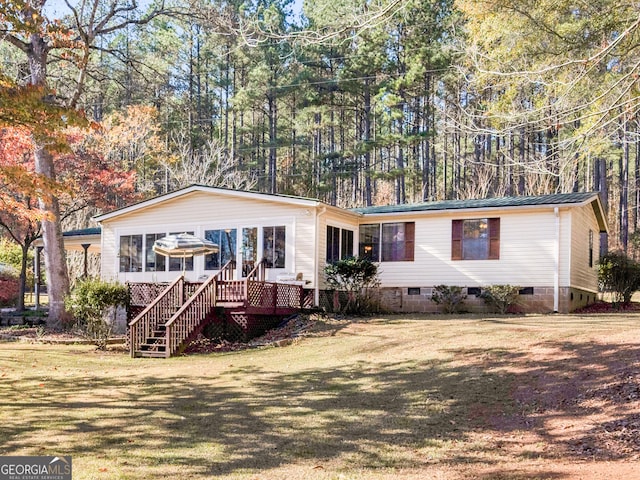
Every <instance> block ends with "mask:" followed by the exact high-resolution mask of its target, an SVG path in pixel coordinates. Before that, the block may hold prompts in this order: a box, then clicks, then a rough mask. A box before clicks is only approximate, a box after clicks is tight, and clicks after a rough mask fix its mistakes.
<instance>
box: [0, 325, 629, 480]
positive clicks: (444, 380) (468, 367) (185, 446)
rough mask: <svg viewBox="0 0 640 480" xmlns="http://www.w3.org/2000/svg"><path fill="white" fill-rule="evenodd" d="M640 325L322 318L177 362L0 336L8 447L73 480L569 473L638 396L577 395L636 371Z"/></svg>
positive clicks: (6, 451) (607, 458)
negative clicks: (45, 459)
mask: <svg viewBox="0 0 640 480" xmlns="http://www.w3.org/2000/svg"><path fill="white" fill-rule="evenodd" d="M639 320H640V316H639V315H638V314H631V315H611V316H591V317H589V316H560V315H555V316H527V317H495V318H480V317H472V316H463V317H461V318H459V319H456V318H452V317H438V316H424V317H418V316H410V317H407V316H404V317H401V316H390V317H384V318H377V319H369V320H362V319H360V320H356V321H352V322H349V321H334V320H324V321H319V322H318V324H317V328H316V329H315V332H314V333H312V334H311V335H310V336H307V337H305V338H302V339H300V340H298V341H297V342H295V343H293V344H292V345H289V346H287V347H282V348H273V347H270V348H262V349H254V350H246V351H239V352H232V353H223V354H220V353H217V354H210V355H192V356H187V357H177V358H172V359H168V360H161V359H131V358H129V357H128V356H127V355H126V354H125V353H123V352H117V351H111V352H106V353H104V352H102V353H100V352H97V351H95V349H94V348H93V347H91V346H80V345H73V346H68V345H67V346H52V345H41V344H31V343H23V342H5V343H0V380H1V385H2V390H1V391H2V394H1V397H0V401H1V402H2V407H0V424H1V425H2V427H1V430H0V432H1V433H0V435H1V437H2V441H1V442H0V455H71V456H72V457H73V470H74V476H73V478H74V480H79V479H100V478H104V479H150V478H176V479H196V478H231V479H236V478H237V479H274V478H276V479H277V478H282V479H285V478H286V479H298V478H310V479H369V478H373V479H382V478H389V479H390V478H415V479H418V478H420V479H423V478H446V479H450V478H486V479H490V478H491V479H523V478H573V477H562V476H559V475H558V472H560V471H565V470H566V469H570V470H571V469H572V468H573V467H572V466H571V465H573V462H578V463H576V465H578V466H579V465H580V463H579V462H584V461H586V460H587V459H586V458H585V456H584V452H582V451H579V450H577V449H576V448H574V442H575V441H576V439H577V440H578V441H579V440H583V441H587V440H588V439H595V440H593V441H594V442H596V443H597V439H598V438H599V437H598V436H597V434H598V431H597V426H598V425H599V424H601V423H602V422H604V421H605V418H606V419H610V418H613V419H614V420H615V419H619V418H625V416H627V417H628V416H630V415H632V412H635V410H633V409H635V408H637V407H638V405H637V403H638V402H635V403H632V402H627V403H625V404H621V403H620V402H614V401H611V400H610V399H609V400H608V399H606V398H603V399H602V401H601V402H600V405H599V406H598V402H595V403H593V402H592V404H590V405H587V406H585V405H582V404H581V403H580V402H578V400H580V399H581V398H584V399H585V401H592V400H594V399H596V400H597V398H598V397H597V395H596V396H595V397H594V396H593V395H592V394H591V393H589V392H592V391H595V390H593V389H594V388H597V386H598V385H609V384H613V383H615V382H616V381H618V379H619V378H622V376H623V375H626V374H628V373H629V369H630V368H633V369H635V370H634V371H637V367H638V361H640V346H639V343H638V339H639V338H640V336H639V334H640V321H639ZM634 362H635V363H634ZM592 387H593V388H592ZM565 390H566V391H565ZM580 395H582V397H581V396H580ZM594 395H595V394H594ZM556 397H558V398H556ZM614 400H615V399H614ZM563 402H564V403H563ZM583 403H584V402H583ZM623 403H624V402H623ZM594 409H595V410H594ZM638 418H640V416H639V417H638ZM607 421H609V420H607ZM598 422H600V423H598ZM563 435H564V437H563ZM620 445H622V444H620ZM620 445H619V447H620V448H617V449H616V450H615V451H613V450H611V451H605V452H604V453H602V454H600V456H598V455H595V456H594V455H592V456H591V457H590V458H589V459H588V460H590V461H592V462H602V464H603V465H604V463H606V462H613V463H614V464H615V463H616V462H618V461H627V460H629V459H630V458H631V457H629V458H625V457H624V450H623V449H622V446H623V445H622V446H620ZM603 448H605V447H603ZM621 452H622V453H621ZM621 455H622V456H621ZM567 465H568V466H567ZM576 468H578V467H576ZM563 469H564V470H563ZM514 472H515V473H514ZM518 472H520V473H518ZM523 472H524V473H523ZM532 472H533V473H532ZM576 478H577V477H576ZM584 478H590V477H588V476H587V477H584Z"/></svg>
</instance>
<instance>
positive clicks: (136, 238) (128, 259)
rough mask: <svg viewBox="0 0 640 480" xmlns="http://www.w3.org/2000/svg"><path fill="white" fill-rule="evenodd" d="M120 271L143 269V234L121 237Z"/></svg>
mask: <svg viewBox="0 0 640 480" xmlns="http://www.w3.org/2000/svg"><path fill="white" fill-rule="evenodd" d="M120 271H121V272H141V271H142V235H122V236H121V237H120Z"/></svg>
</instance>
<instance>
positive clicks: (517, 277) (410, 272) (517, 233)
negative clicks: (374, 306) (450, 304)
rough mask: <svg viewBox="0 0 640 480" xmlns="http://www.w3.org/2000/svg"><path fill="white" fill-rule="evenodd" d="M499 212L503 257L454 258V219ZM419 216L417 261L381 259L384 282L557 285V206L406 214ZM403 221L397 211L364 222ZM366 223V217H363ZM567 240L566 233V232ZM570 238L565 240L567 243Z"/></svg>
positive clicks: (563, 219)
mask: <svg viewBox="0 0 640 480" xmlns="http://www.w3.org/2000/svg"><path fill="white" fill-rule="evenodd" d="M489 217H499V218H500V259H499V260H451V222H452V220H454V219H469V218H489ZM402 220H403V221H412V220H413V221H415V222H416V247H415V260H414V261H413V262H382V263H380V269H379V270H380V277H381V282H382V286H388V287H392V286H393V287H411V286H417V287H419V286H433V285H439V284H447V285H457V286H469V287H474V286H483V285H490V284H511V285H519V286H522V287H536V286H546V287H549V286H553V284H554V273H555V271H556V258H557V255H558V253H557V252H558V248H557V245H558V244H557V242H556V220H555V214H554V211H553V209H546V210H537V211H527V210H520V211H518V212H506V211H483V212H481V213H480V212H478V213H468V212H465V213H460V214H455V212H446V213H443V214H439V215H423V216H422V217H414V218H413V219H411V218H409V217H403V218H402ZM376 221H396V222H397V221H399V218H398V217H396V218H394V219H391V218H389V217H380V218H377V219H376V218H374V217H369V218H367V219H366V223H373V222H376ZM363 223H364V222H363ZM569 225H570V217H569V215H568V212H561V215H560V231H561V233H560V235H561V237H562V236H563V231H565V230H566V229H568V227H569ZM567 240H568V237H567ZM565 244H566V245H565ZM561 245H562V248H561V252H560V254H561V257H560V286H562V285H568V282H569V275H568V273H569V268H568V267H569V264H568V260H567V258H568V257H566V255H567V252H568V251H569V248H570V247H569V245H568V242H567V241H565V240H561Z"/></svg>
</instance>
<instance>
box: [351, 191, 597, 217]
mask: <svg viewBox="0 0 640 480" xmlns="http://www.w3.org/2000/svg"><path fill="white" fill-rule="evenodd" d="M596 195H598V194H597V192H580V193H555V194H551V195H538V196H530V197H527V196H522V197H498V198H482V199H474V200H440V201H437V202H425V203H414V204H405V205H384V206H379V207H364V208H354V209H352V210H351V211H353V212H358V213H362V214H365V215H371V214H379V213H405V212H430V211H441V210H463V209H472V208H506V207H528V206H536V205H567V204H579V203H583V202H586V201H589V200H591V199H593V198H594V197H595V196H596Z"/></svg>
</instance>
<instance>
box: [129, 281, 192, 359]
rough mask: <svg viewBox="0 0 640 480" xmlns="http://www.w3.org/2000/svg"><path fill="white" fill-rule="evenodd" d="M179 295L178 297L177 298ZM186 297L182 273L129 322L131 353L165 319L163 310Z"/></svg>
mask: <svg viewBox="0 0 640 480" xmlns="http://www.w3.org/2000/svg"><path fill="white" fill-rule="evenodd" d="M175 297H177V298H175ZM183 299H184V275H180V276H179V277H178V278H176V279H175V280H174V281H173V282H171V283H170V284H169V285H168V286H167V288H165V289H164V290H163V291H162V292H160V295H158V296H157V297H156V298H155V300H154V301H153V302H151V303H150V304H149V305H147V307H146V308H145V309H144V310H142V312H140V313H139V314H138V315H137V316H136V318H134V319H133V320H131V322H129V353H130V354H131V356H132V357H134V356H135V352H136V351H137V350H138V349H139V347H140V345H142V343H144V341H145V340H146V338H147V337H148V336H150V334H151V332H152V331H153V330H154V329H155V328H157V326H158V324H159V323H160V321H161V320H163V315H162V314H163V312H166V311H168V310H169V311H171V308H168V307H176V306H177V305H179V304H182V302H183ZM169 303H171V305H169Z"/></svg>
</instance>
